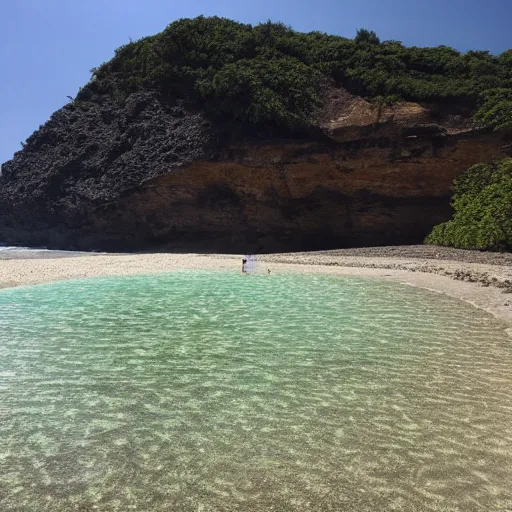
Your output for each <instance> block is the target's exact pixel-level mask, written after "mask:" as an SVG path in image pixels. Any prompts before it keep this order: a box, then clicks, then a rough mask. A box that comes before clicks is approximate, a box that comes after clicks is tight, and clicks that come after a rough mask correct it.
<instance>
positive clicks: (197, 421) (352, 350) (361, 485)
mask: <svg viewBox="0 0 512 512" xmlns="http://www.w3.org/2000/svg"><path fill="white" fill-rule="evenodd" d="M511 363H512V345H511V343H510V338H509V337H508V336H507V335H506V334H505V332H504V329H503V326H502V325H500V324H499V323H497V322H496V321H495V320H494V319H493V318H492V317H490V316H489V315H486V314H484V313H482V312H480V311H477V310H475V309H473V308H472V307H470V306H468V305H466V304H464V303H460V302H458V301H455V300H453V299H450V298H447V297H443V296H439V295H437V294H433V293H429V292H425V291H421V290H417V289H414V288H410V287H406V286H401V285H398V284H396V283H390V282H381V281H375V280H365V279H355V278H335V277H327V276H304V275H272V276H254V275H253V276H239V275H229V274H224V273H220V272H219V273H215V272H180V273H174V274H169V275H158V276H142V277H141V276H139V277H130V278H123V279H111V278H110V279H95V280H85V281H75V282H66V283H57V284H51V285H41V286H35V287H26V288H19V289H13V290H3V291H2V292H1V293H0V394H1V400H0V441H1V442H0V509H1V510H2V511H5V512H11V511H23V512H25V511H32V510H33V511H37V512H45V511H51V512H60V511H69V510H79V511H82V512H83V511H93V510H101V511H123V512H124V511H127V510H148V511H149V510H150V511H168V510H180V511H188V510H190V511H199V510H201V511H203V512H206V511H224V510H226V511H234V510H241V511H248V510H250V511H257V510H279V511H288V510H290V511H291V510H297V511H307V510H315V511H330V510H332V511H351V512H352V511H357V512H364V511H377V510H378V511H395V510H407V511H446V512H456V511H464V512H471V511H481V510H485V511H496V512H497V511H505V510H509V509H512V493H511V490H510V489H512V431H511V429H510V425H511V424H512V378H511V374H510V367H511Z"/></svg>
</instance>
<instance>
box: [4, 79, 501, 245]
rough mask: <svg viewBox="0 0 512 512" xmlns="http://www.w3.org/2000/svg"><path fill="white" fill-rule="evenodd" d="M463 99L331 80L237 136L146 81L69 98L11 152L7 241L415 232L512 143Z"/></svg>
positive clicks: (301, 238)
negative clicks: (387, 103)
mask: <svg viewBox="0 0 512 512" xmlns="http://www.w3.org/2000/svg"><path fill="white" fill-rule="evenodd" d="M502 137H503V136H502V135H499V134H496V133H492V132H489V131H486V130H476V129H475V128H474V127H473V126H472V124H471V122H470V116H469V113H468V112H467V111H466V110H465V109H464V108H462V107H460V108H454V107H451V108H447V107H442V106H439V105H419V104H415V103H402V104H399V105H395V106H393V107H377V106H373V105H371V104H369V103H368V102H366V101H365V100H364V99H362V98H360V97H357V96H352V95H350V94H348V93H347V92H346V91H344V90H340V89H333V90H331V91H330V92H329V93H328V96H327V98H326V102H325V110H324V112H323V115H322V117H321V119H320V120H319V122H318V126H317V127H316V129H315V130H312V131H311V133H310V134H309V135H304V134H303V135H301V136H300V137H299V136H297V137H295V138H287V139H273V140H268V141H266V142H262V140H261V138H260V139H258V140H257V139H254V138H253V139H249V138H248V139H245V140H244V139H242V137H241V136H240V137H237V134H236V130H235V133H234V134H233V133H231V135H230V137H229V140H230V141H231V142H226V140H227V138H226V130H225V127H224V129H221V128H219V127H218V126H213V125H212V124H211V123H210V122H209V121H208V120H207V119H206V118H205V116H204V115H203V114H202V113H201V112H200V111H198V110H193V109H192V108H191V107H190V106H187V105H185V104H180V103H177V102H165V101H163V100H161V99H160V98H158V97H157V96H156V95H154V94H152V93H138V94H134V95H132V96H131V97H130V98H129V100H128V101H127V103H126V105H124V106H123V107H120V106H118V105H117V104H116V103H115V102H113V100H110V99H107V98H106V97H99V98H97V99H96V100H95V101H91V102H87V103H83V104H82V103H80V102H75V103H74V104H70V105H67V106H66V107H64V108H63V109H61V110H60V111H58V112H57V113H55V114H54V116H53V117H52V119H51V120H50V121H49V122H48V123H47V124H46V125H45V126H44V127H42V128H41V129H40V130H39V131H38V132H36V133H35V134H34V135H33V136H32V137H30V138H29V140H28V141H27V144H26V146H25V148H24V149H23V150H22V151H20V152H19V153H17V154H16V155H15V156H14V159H13V160H11V161H10V162H8V163H6V164H4V166H3V168H2V171H3V173H2V176H1V177H0V241H4V242H8V243H12V244H24V245H45V246H48V247H54V248H57V247H58V248H75V249H100V250H143V249H156V248H162V249H167V250H194V251H209V250H211V251H224V252H227V251H236V252H239V251H255V252H256V251H258V252H264V251H284V250H300V249H302V250H305V249H321V248H333V247H347V246H361V245H381V244H405V243H416V242H420V241H421V240H422V239H423V238H424V236H425V235H426V234H427V233H428V232H429V231H430V230H431V228H432V226H433V225H435V224H437V223H439V222H442V221H445V220H447V219H448V218H449V216H450V213H451V211H450V207H449V196H450V186H451V183H452V181H453V179H454V178H456V177H457V176H458V175H459V174H460V173H461V172H462V171H463V170H465V169H466V168H467V167H469V166H471V165H473V164H475V163H478V162H488V161H491V160H492V159H494V158H499V157H501V156H503V155H504V154H505V153H506V152H507V148H506V144H507V142H506V141H504V140H503V138H502Z"/></svg>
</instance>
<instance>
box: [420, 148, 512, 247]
mask: <svg viewBox="0 0 512 512" xmlns="http://www.w3.org/2000/svg"><path fill="white" fill-rule="evenodd" d="M452 206H453V209H454V211H455V212H454V216H453V219H452V220H450V221H448V222H445V223H443V224H439V225H438V226H435V227H434V229H433V230H432V233H431V234H430V235H429V236H428V237H427V238H426V240H425V242H426V243H428V244H434V245H445V246H451V247H460V248H463V249H487V250H511V249H512V159H510V158H507V159H505V160H503V161H501V162H499V163H497V164H495V165H484V164H478V165H475V166H473V167H471V168H470V169H468V170H467V171H466V172H465V173H464V174H462V175H461V176H460V177H459V178H458V179H457V180H455V182H454V186H453V200H452Z"/></svg>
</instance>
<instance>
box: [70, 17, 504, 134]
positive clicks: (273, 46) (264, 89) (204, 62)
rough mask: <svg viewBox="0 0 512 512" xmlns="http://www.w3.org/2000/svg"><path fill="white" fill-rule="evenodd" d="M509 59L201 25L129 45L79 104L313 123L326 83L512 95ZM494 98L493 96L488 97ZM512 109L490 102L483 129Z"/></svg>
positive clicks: (266, 28)
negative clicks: (141, 100)
mask: <svg viewBox="0 0 512 512" xmlns="http://www.w3.org/2000/svg"><path fill="white" fill-rule="evenodd" d="M511 62H512V57H510V52H505V53H503V54H502V55H500V56H499V57H496V56H493V55H490V54H489V53H488V52H476V51H472V52H467V53H466V54H461V53H460V52H458V51H456V50H454V49H453V48H449V47H446V46H438V47H436V48H417V47H411V48H407V47H405V46H403V45H402V44H401V43H400V42H399V41H386V42H384V43H380V41H379V38H378V36H377V35H376V34H375V32H373V31H370V30H366V29H361V30H359V31H358V32H357V35H356V37H355V39H354V40H351V39H347V38H343V37H338V36H331V35H328V34H324V33H322V32H311V33H307V34H305V33H300V32H295V31H294V30H292V29H291V28H290V27H287V26H285V25H283V24H282V23H272V22H270V21H269V22H266V23H263V24H260V25H256V26H254V27H253V26H251V25H246V24H242V23H237V22H234V21H231V20H228V19H224V18H217V17H211V18H206V17H202V16H200V17H198V18H195V19H181V20H178V21H175V22H174V23H171V24H170V25H169V26H168V27H167V28H166V29H165V30H164V31H163V32H161V33H160V34H156V35H154V36H151V37H146V38H143V39H140V40H139V41H134V42H130V43H128V44H126V45H124V46H122V47H121V48H119V49H118V50H116V53H115V56H114V58H113V59H112V60H110V61H109V62H107V63H104V64H103V65H101V66H99V67H97V68H94V69H93V70H92V79H91V82H90V83H89V84H87V85H86V86H85V87H84V88H83V89H82V91H80V92H79V94H78V96H77V97H78V99H79V100H88V99H89V98H91V93H96V94H108V95H111V96H112V97H114V98H116V100H117V101H120V102H122V101H124V100H125V99H126V98H127V97H128V96H129V95H130V94H131V93H133V92H134V91H137V90H140V89H147V88H150V89H153V90H157V91H159V92H160V93H161V94H162V95H166V96H172V97H180V98H183V99H185V100H188V101H191V102H194V103H196V104H198V105H200V106H201V107H202V108H204V109H206V110H207V111H208V112H209V113H210V114H212V115H217V114H218V113H219V110H220V112H221V113H222V115H223V116H224V117H227V118H228V119H229V118H230V119H237V120H242V121H244V122H245V123H248V124H261V123H263V124H268V123H273V124H278V125H279V124H283V125H286V126H290V125H302V124H304V123H309V122H311V121H312V120H313V119H314V117H315V112H316V110H317V107H318V105H319V104H320V100H321V97H322V88H323V86H324V84H326V83H329V82H330V83H332V84H333V85H336V86H343V87H345V88H346V89H348V90H349V91H351V92H353V93H356V94H360V95H362V96H365V97H367V98H369V99H371V98H375V97H382V98H393V101H397V99H407V100H413V101H414V100H416V101H421V100H425V101H434V100H443V99H448V100H455V99H456V100H461V101H468V102H470V103H471V104H475V105H476V101H477V99H478V97H479V95H480V94H481V93H484V91H488V90H490V89H492V90H495V89H496V90H501V89H503V90H510V89H511V87H512V71H511V69H512V68H511ZM489 94H491V93H489ZM508 101H509V100H508V99H506V100H501V101H499V102H496V103H492V102H490V100H487V99H485V98H484V100H483V107H482V108H485V111H482V113H481V114H479V116H480V117H479V119H480V118H481V119H482V120H481V122H483V123H489V124H491V125H493V126H494V127H496V128H501V127H507V126H508V125H509V123H508V119H509V118H508V114H507V112H509V111H508V110H507V109H508V108H509V105H508Z"/></svg>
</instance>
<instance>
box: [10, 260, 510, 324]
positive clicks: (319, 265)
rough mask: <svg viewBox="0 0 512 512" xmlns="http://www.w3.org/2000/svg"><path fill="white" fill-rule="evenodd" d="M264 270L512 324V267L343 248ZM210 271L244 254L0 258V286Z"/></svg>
mask: <svg viewBox="0 0 512 512" xmlns="http://www.w3.org/2000/svg"><path fill="white" fill-rule="evenodd" d="M258 261H259V262H260V268H262V269H264V270H265V272H266V271H267V269H270V270H271V273H277V272H291V271H293V272H301V273H303V272H321V273H327V274H336V275H350V276H361V277H373V278H382V279H394V280H397V281H400V282H402V283H407V284H410V285H413V286H419V287H422V288H425V289H429V290H432V291H435V292H439V293H444V294H447V295H450V296H452V297H456V298H458V299H461V300H464V301H467V302H469V303H471V304H473V305H474V306H476V307H478V308H481V309H483V310H485V311H487V312H489V313H492V314H493V315H494V316H495V317H496V318H498V319H500V320H501V321H503V322H504V323H506V324H507V325H508V326H510V327H512V294H510V291H511V286H510V284H511V283H512V266H511V265H508V264H503V265H496V264H486V263H469V262H461V261H455V260H438V259H421V258H417V257H416V258H403V257H375V256H346V255H343V254H340V253H339V251H333V252H331V251H323V252H313V253H289V254H275V255H266V256H260V257H259V258H258ZM184 269H191V270H195V269H209V270H225V271H230V272H240V270H241V256H237V255H202V254H168V253H157V254H128V255H114V254H112V255H79V256H72V257H66V258H62V257H59V258H52V257H51V254H49V255H47V256H46V257H44V258H28V259H27V258H19V257H16V256H15V257H14V258H13V259H3V260H0V288H2V287H4V288H5V287H14V286H22V285H32V284H39V283H47V282H51V281H58V280H66V279H83V278H90V277H100V276H124V275H135V274H151V273H158V272H172V271H175V270H184Z"/></svg>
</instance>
